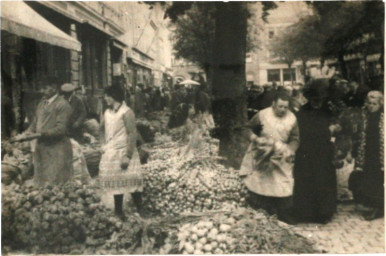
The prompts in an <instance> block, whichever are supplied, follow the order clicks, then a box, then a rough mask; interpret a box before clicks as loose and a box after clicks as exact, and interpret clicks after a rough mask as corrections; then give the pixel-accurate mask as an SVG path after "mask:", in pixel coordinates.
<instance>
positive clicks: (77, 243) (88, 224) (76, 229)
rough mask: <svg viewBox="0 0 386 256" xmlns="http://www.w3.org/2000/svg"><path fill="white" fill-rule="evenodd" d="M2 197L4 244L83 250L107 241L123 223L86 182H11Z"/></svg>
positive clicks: (45, 250) (37, 249)
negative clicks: (36, 186) (40, 184)
mask: <svg viewBox="0 0 386 256" xmlns="http://www.w3.org/2000/svg"><path fill="white" fill-rule="evenodd" d="M2 198H3V203H2V206H3V214H2V221H3V225H2V232H3V235H4V236H3V237H4V244H5V245H8V246H10V247H11V248H12V247H14V248H15V249H25V250H27V251H28V252H32V253H55V254H58V253H65V254H68V253H75V254H78V253H82V250H84V249H85V246H86V247H90V248H96V247H98V246H99V245H102V244H104V243H105V241H106V240H108V239H109V238H110V237H111V235H112V234H113V232H116V231H119V230H120V229H121V228H122V225H123V223H122V222H121V220H120V219H118V218H116V217H115V215H114V214H113V213H112V212H111V211H110V210H108V209H106V208H105V207H104V206H103V205H101V204H100V203H99V202H100V198H99V197H98V196H97V194H96V190H94V189H93V188H91V187H87V186H85V185H79V184H75V183H68V184H65V185H63V186H59V187H53V186H50V185H47V186H45V187H42V188H35V187H33V186H19V185H11V186H7V187H3V193H2ZM82 244H83V245H82ZM89 252H90V253H93V252H94V251H89Z"/></svg>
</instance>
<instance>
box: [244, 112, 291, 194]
mask: <svg viewBox="0 0 386 256" xmlns="http://www.w3.org/2000/svg"><path fill="white" fill-rule="evenodd" d="M259 118H260V122H261V124H262V125H263V131H262V136H265V137H267V138H272V139H273V140H274V141H275V142H276V143H275V148H276V149H275V151H274V152H272V153H270V154H265V155H262V154H261V159H258V160H256V159H255V155H256V152H257V151H256V150H255V149H254V146H253V144H252V143H251V144H250V145H249V148H248V150H247V152H246V154H245V156H244V159H243V161H242V163H241V168H240V175H246V178H245V180H244V182H245V185H246V186H247V188H248V189H249V190H250V191H252V192H254V193H256V194H259V195H263V196H270V197H288V196H291V195H292V193H293V186H294V179H293V174H292V172H293V161H288V159H286V154H285V152H286V151H287V147H288V145H287V143H288V138H289V135H290V132H291V130H292V129H293V128H294V126H295V125H296V117H295V115H294V114H293V113H292V112H289V111H288V112H287V114H286V116H284V117H283V118H280V117H276V116H275V114H274V112H273V109H272V107H270V108H266V109H264V110H262V111H260V112H259ZM283 153H284V154H283ZM256 161H258V162H259V163H260V164H259V165H257V164H256ZM261 163H263V164H261ZM256 166H260V167H261V168H256Z"/></svg>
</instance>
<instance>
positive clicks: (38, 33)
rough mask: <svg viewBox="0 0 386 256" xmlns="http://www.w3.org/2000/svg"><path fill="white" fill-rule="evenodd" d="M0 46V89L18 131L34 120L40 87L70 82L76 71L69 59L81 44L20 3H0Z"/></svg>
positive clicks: (79, 48) (75, 53)
mask: <svg viewBox="0 0 386 256" xmlns="http://www.w3.org/2000/svg"><path fill="white" fill-rule="evenodd" d="M1 42H2V54H1V62H2V65H1V66H2V69H1V76H2V88H1V89H2V93H3V95H4V97H7V98H8V99H10V101H11V102H12V106H13V113H14V115H15V122H16V124H15V125H16V128H17V130H18V131H21V130H23V128H24V127H23V126H24V122H25V121H27V123H28V122H29V121H30V120H31V119H32V118H33V116H34V110H35V108H36V105H37V102H38V100H39V98H40V94H39V90H40V89H41V87H42V86H43V85H46V84H55V83H56V84H60V83H64V82H70V81H72V78H73V76H74V75H75V73H76V72H77V70H74V67H73V65H71V59H72V58H73V56H74V55H77V56H79V52H80V50H81V44H80V42H78V41H77V40H76V39H74V38H72V37H71V36H69V35H68V34H66V33H65V32H63V31H61V30H60V29H59V28H57V27H55V26H54V25H53V24H51V23H50V22H48V21H47V20H46V19H44V18H43V17H42V16H40V15H39V14H38V13H37V12H35V11H34V10H33V9H32V8H31V7H29V6H28V5H27V4H25V3H24V2H3V3H2V15H1Z"/></svg>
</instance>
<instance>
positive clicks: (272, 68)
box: [246, 2, 309, 86]
mask: <svg viewBox="0 0 386 256" xmlns="http://www.w3.org/2000/svg"><path fill="white" fill-rule="evenodd" d="M276 4H277V5H278V7H277V8H276V9H273V10H271V11H270V14H269V16H268V18H267V23H263V26H262V30H261V31H260V32H259V34H260V35H259V41H260V42H261V45H260V47H259V49H257V50H256V51H254V52H249V53H247V58H246V79H247V84H248V85H249V86H250V85H251V84H257V85H266V84H271V85H272V84H273V83H276V84H277V85H286V84H291V83H303V82H304V81H303V76H302V74H301V65H302V63H301V62H299V61H295V62H294V63H293V64H292V66H291V68H289V67H288V65H287V64H285V63H282V62H280V61H278V60H277V59H275V58H274V57H273V54H272V52H271V51H270V49H269V48H270V43H271V42H272V40H274V38H275V36H277V35H278V34H279V33H280V32H281V31H283V30H284V29H286V27H288V26H290V25H292V24H294V23H296V22H297V21H298V20H299V18H300V17H301V16H302V15H306V14H308V13H309V9H308V8H307V6H306V4H305V3H304V2H276Z"/></svg>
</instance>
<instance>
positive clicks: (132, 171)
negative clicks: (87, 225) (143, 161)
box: [99, 85, 143, 216]
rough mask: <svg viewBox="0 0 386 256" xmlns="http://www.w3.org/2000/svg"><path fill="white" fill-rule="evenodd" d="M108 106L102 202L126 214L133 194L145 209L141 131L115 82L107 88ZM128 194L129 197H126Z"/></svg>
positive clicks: (100, 171) (139, 204) (100, 174)
mask: <svg viewBox="0 0 386 256" xmlns="http://www.w3.org/2000/svg"><path fill="white" fill-rule="evenodd" d="M104 99H105V101H106V104H107V106H108V109H107V110H106V112H105V113H104V118H103V121H102V127H104V145H103V147H102V150H103V154H102V158H101V162H100V164H99V182H100V186H101V190H102V198H101V199H102V202H103V203H104V204H105V205H106V206H107V207H109V208H115V212H116V214H118V215H122V216H123V208H124V203H126V202H127V201H126V200H124V199H127V197H128V196H129V194H130V193H131V194H132V197H133V201H134V204H135V205H136V207H137V210H138V211H139V212H140V210H141V193H140V192H142V189H143V181H142V174H141V170H140V168H141V166H140V160H139V155H138V151H137V148H136V139H137V132H136V126H135V117H134V113H133V111H132V110H131V109H130V108H129V107H127V106H126V103H125V102H124V92H123V89H122V88H121V87H120V86H117V85H113V86H111V87H108V88H107V89H106V91H105V97H104ZM125 197H126V198H125Z"/></svg>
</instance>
